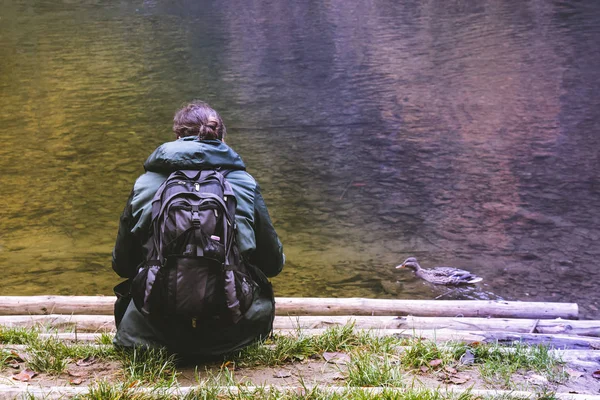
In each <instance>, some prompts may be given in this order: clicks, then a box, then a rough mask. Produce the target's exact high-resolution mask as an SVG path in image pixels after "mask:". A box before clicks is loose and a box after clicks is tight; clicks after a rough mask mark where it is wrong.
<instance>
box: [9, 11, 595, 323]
mask: <svg viewBox="0 0 600 400" xmlns="http://www.w3.org/2000/svg"><path fill="white" fill-rule="evenodd" d="M0 10H1V19H0V54H2V56H1V57H0V90H1V92H0V93H1V94H2V95H1V96H0V143H2V146H0V184H1V187H2V191H1V193H2V195H1V199H2V203H3V204H2V207H0V266H2V268H3V269H4V271H5V274H4V279H3V280H2V282H0V292H1V293H2V294H4V295H16V294H28V295H31V294H50V293H54V294H110V293H111V288H112V286H114V284H116V282H117V281H118V280H117V277H116V275H115V274H114V273H113V272H112V271H111V269H110V252H111V249H112V245H113V243H114V238H115V235H116V229H117V224H118V218H119V214H120V212H121V210H122V207H123V206H124V203H125V199H126V198H127V195H128V193H129V191H130V190H131V186H132V184H133V182H134V180H135V178H136V177H137V176H138V175H139V174H140V173H142V172H143V169H142V163H143V161H144V160H145V158H146V157H147V155H148V154H149V153H150V152H151V151H152V150H153V149H154V148H155V147H156V146H158V145H159V144H160V143H162V142H164V141H166V140H170V139H171V136H170V120H171V118H172V115H173V112H174V111H175V110H176V109H177V107H179V106H180V105H181V104H182V103H183V102H185V101H187V100H189V99H192V98H195V97H200V98H203V99H205V100H207V101H209V102H210V103H211V104H212V105H213V106H214V107H215V108H216V109H218V110H219V111H221V112H222V115H223V117H224V119H225V121H226V124H227V126H228V131H229V136H228V143H229V144H230V145H231V146H232V147H233V148H234V149H236V150H237V151H238V152H239V153H240V154H241V155H242V158H243V159H244V160H245V162H246V163H247V165H248V170H249V171H250V172H251V173H252V174H253V175H254V176H255V177H256V178H257V180H258V181H259V182H260V184H261V187H262V188H263V193H264V196H265V199H266V201H267V204H268V206H269V210H270V212H271V215H272V217H273V220H274V224H275V227H276V229H277V231H278V233H279V234H280V236H281V239H282V242H283V243H284V247H285V252H286V256H287V260H288V263H287V266H286V268H285V270H284V272H283V273H282V275H281V276H279V277H277V278H275V279H274V285H275V289H276V292H277V295H279V296H330V297H377V298H416V299H431V298H440V299H450V298H465V299H467V298H478V299H488V298H489V299H498V298H501V299H506V300H523V301H561V302H576V303H578V304H579V305H580V310H581V311H580V314H581V317H582V318H600V311H599V309H600V304H599V303H598V296H597V295H596V293H598V291H599V289H600V284H599V283H598V282H600V280H599V279H598V262H597V260H598V256H600V245H599V243H600V228H599V227H600V180H599V174H598V171H599V170H600V168H599V167H600V162H599V160H600V150H599V149H600V143H599V141H600V133H599V125H600V119H599V116H598V113H597V110H598V109H599V106H600V104H599V103H600V101H599V95H598V93H600V90H599V89H600V76H599V75H600V70H599V69H598V68H597V65H599V62H600V52H599V51H598V43H600V40H599V39H600V24H599V21H600V4H599V3H597V2H594V1H591V0H589V1H576V2H573V1H569V2H567V1H552V2H547V1H539V0H538V1H534V0H530V1H516V0H515V1H506V2H502V3H498V2H494V1H491V0H490V1H478V2H473V1H458V2H451V3H448V2H442V1H426V2H410V1H408V2H392V1H383V2H377V3H373V2H370V1H359V2H354V3H353V4H351V5H349V4H348V3H347V2H342V1H341V0H340V1H326V2H307V3H303V4H279V3H278V2H272V1H258V2H252V4H247V3H246V2H241V1H233V2H229V3H228V4H226V5H223V4H221V3H219V2H212V1H200V2H189V1H175V2H169V3H167V2H160V1H138V2H122V1H115V0H107V1H99V0H89V1H86V2H83V3H68V2H59V3H48V2H41V1H27V2H25V1H20V0H11V1H5V2H3V3H2V5H1V8H0ZM411 255H412V256H416V257H418V258H419V260H420V261H421V262H422V264H423V265H424V266H433V265H442V264H443V265H454V266H457V267H461V268H466V269H469V270H471V271H473V272H475V273H477V274H478V275H480V276H482V277H484V281H483V282H482V283H481V284H480V285H478V286H476V287H474V288H470V289H469V288H463V289H461V290H455V291H450V290H448V289H446V288H443V287H442V288H440V287H432V286H430V285H427V284H424V283H423V282H422V281H420V280H417V279H415V278H414V277H412V275H411V274H410V273H408V272H407V271H396V270H395V269H394V268H393V267H394V266H395V265H396V264H398V263H400V262H402V261H403V260H404V259H405V258H406V257H408V256H411Z"/></svg>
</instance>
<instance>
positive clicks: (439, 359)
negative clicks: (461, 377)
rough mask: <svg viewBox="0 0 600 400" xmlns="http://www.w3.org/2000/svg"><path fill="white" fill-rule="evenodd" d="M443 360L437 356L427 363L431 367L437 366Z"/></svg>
mask: <svg viewBox="0 0 600 400" xmlns="http://www.w3.org/2000/svg"><path fill="white" fill-rule="evenodd" d="M443 362H444V361H443V360H442V359H441V358H437V359H435V360H431V361H429V365H430V366H432V367H437V366H438V365H440V364H441V363H443Z"/></svg>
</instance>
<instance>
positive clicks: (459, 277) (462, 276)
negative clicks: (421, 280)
mask: <svg viewBox="0 0 600 400" xmlns="http://www.w3.org/2000/svg"><path fill="white" fill-rule="evenodd" d="M431 271H432V272H433V274H432V275H433V276H435V278H439V279H444V280H446V281H447V282H448V283H452V284H460V283H476V282H480V281H481V280H482V278H480V277H478V276H477V275H474V274H472V273H471V272H469V271H466V270H464V269H459V268H453V267H436V268H433V269H432V270H431Z"/></svg>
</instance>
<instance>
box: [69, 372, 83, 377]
mask: <svg viewBox="0 0 600 400" xmlns="http://www.w3.org/2000/svg"><path fill="white" fill-rule="evenodd" d="M67 375H69V376H73V377H75V378H78V377H80V376H84V375H85V374H84V373H83V372H76V371H67Z"/></svg>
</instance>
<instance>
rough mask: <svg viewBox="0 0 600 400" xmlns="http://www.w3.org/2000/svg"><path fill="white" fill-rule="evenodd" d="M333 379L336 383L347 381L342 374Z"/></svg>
mask: <svg viewBox="0 0 600 400" xmlns="http://www.w3.org/2000/svg"><path fill="white" fill-rule="evenodd" d="M331 379H333V380H334V381H345V380H346V377H345V376H344V375H342V374H336V375H334V376H333V377H332V378H331Z"/></svg>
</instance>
